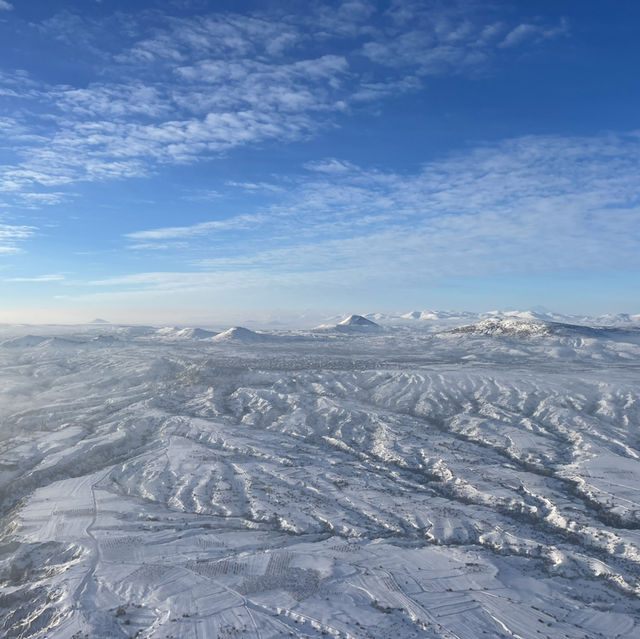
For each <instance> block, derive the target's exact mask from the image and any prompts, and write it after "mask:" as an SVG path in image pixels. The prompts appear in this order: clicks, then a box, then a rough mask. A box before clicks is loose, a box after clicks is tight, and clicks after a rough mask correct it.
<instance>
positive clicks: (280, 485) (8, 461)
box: [0, 312, 640, 639]
mask: <svg viewBox="0 0 640 639" xmlns="http://www.w3.org/2000/svg"><path fill="white" fill-rule="evenodd" d="M220 328H222V327H220ZM0 361H1V368H0V371H1V375H2V384H1V385H0V397H1V399H0V401H1V406H2V413H1V420H2V421H1V425H0V503H1V511H0V512H1V514H2V539H1V540H0V593H1V594H0V629H1V630H0V634H2V635H3V636H6V637H21V638H27V637H29V638H31V637H47V638H68V637H75V638H81V637H90V638H96V637H149V638H152V637H153V638H160V637H162V638H165V637H174V638H176V639H178V638H180V639H184V638H193V639H196V638H198V639H202V638H205V637H206V638H216V637H217V638H220V639H231V638H236V637H255V638H259V639H272V638H273V639H275V638H280V637H287V636H293V637H324V636H332V637H342V638H345V639H346V638H349V639H365V638H384V637H393V638H397V637H407V638H409V637H416V638H417V637H444V638H449V639H454V638H459V639H477V638H478V637H488V638H489V637H519V638H521V639H525V638H526V639H529V638H538V637H568V638H571V639H578V638H580V639H583V638H584V637H621V638H622V637H624V638H627V639H631V638H632V637H637V636H638V635H639V633H640V316H635V317H633V316H632V317H629V316H612V317H603V318H595V319H592V320H589V319H588V318H560V317H555V316H543V315H540V314H535V313H519V314H518V313H511V314H499V313H494V314H485V315H481V316H480V315H477V316H473V315H471V314H462V315H456V314H438V313H433V312H415V313H407V314H404V315H397V316H391V315H369V316H367V317H366V318H365V317H360V316H352V317H350V318H347V319H344V318H335V321H334V319H331V320H328V321H327V323H325V324H323V325H322V326H319V327H316V328H310V329H304V330H303V329H300V330H291V331H284V330H278V331H275V330H271V331H259V330H250V329H248V328H242V327H235V328H231V329H228V328H226V327H225V330H218V329H215V327H164V328H156V327H145V326H119V325H110V324H106V323H102V322H100V323H95V324H91V325H85V326H68V327H63V326H46V327H43V326H28V327H27V326H3V327H0Z"/></svg>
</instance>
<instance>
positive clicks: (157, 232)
mask: <svg viewBox="0 0 640 639" xmlns="http://www.w3.org/2000/svg"><path fill="white" fill-rule="evenodd" d="M264 221H265V218H264V217H263V216H260V215H239V216H237V217H233V218H230V219H226V220H213V221H209V222H200V223H199V224H193V225H191V226H172V227H166V228H158V229H150V230H146V231H134V232H132V233H127V234H126V235H125V237H127V238H129V239H131V240H173V239H181V238H188V237H194V236H197V235H208V234H210V233H213V232H215V231H230V230H238V229H249V228H255V227H256V226H258V225H260V224H261V223H263V222H264ZM138 248H140V245H138Z"/></svg>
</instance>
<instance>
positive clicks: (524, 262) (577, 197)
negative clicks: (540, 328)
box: [0, 0, 640, 324]
mask: <svg viewBox="0 0 640 639" xmlns="http://www.w3.org/2000/svg"><path fill="white" fill-rule="evenodd" d="M638 24H640V3H637V2H635V1H633V0H619V1H617V2H615V3H604V2H601V1H600V0H581V1H578V0H566V1H558V0H536V1H535V2H533V1H531V2H530V1H526V2H501V1H499V0H496V1H494V2H474V1H472V0H468V1H467V0H462V1H459V2H458V1H455V0H453V1H447V2H431V1H429V0H422V1H413V0H406V1H403V0H400V1H398V0H385V1H380V2H374V1H370V0H337V1H333V2H321V1H317V2H316V1H314V0H305V1H304V2H302V1H301V2H297V1H294V0H280V1H271V2H265V1H262V2H242V1H239V0H236V1H234V2H231V1H229V2H227V1H216V2H213V1H209V2H207V1H206V0H163V1H159V0H158V1H154V0H137V1H136V2H135V3H132V2H128V1H127V2H125V1H123V0H100V1H97V0H59V1H56V2H51V1H50V0H0V321H33V322H43V321H55V322H64V321H88V320H90V319H92V318H93V317H96V316H104V317H105V318H106V319H109V320H112V321H127V322H138V321H139V322H146V323H149V322H155V323H160V322H165V321H172V322H174V323H183V324H185V323H189V322H192V321H196V320H197V321H199V322H200V323H203V322H206V320H210V321H211V322H215V321H217V320H222V319H223V318H225V317H231V316H233V317H234V318H240V319H241V318H242V317H265V318H267V317H271V318H273V317H276V316H279V315H281V316H283V317H284V316H287V314H305V313H306V314H309V313H311V314H313V313H319V314H322V313H330V312H349V313H350V312H358V313H367V312H376V311H379V312H389V311H404V312H406V311H410V310H414V309H453V310H477V311H485V310H490V309H502V310H508V309H526V308H534V307H535V308H540V307H544V308H548V309H550V310H554V311H557V312H562V313H583V314H599V313H607V312H631V313H639V312H640V295H639V293H640V172H639V170H638V167H639V166H640V122H639V117H640V111H639V108H638V107H639V106H640V82H639V79H640V78H639V75H638V74H639V72H638V69H639V68H640V39H639V38H638V37H637V25H638Z"/></svg>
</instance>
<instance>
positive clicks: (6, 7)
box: [0, 0, 13, 11]
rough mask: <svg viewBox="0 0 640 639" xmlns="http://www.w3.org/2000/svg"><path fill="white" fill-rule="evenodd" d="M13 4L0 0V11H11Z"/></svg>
mask: <svg viewBox="0 0 640 639" xmlns="http://www.w3.org/2000/svg"><path fill="white" fill-rule="evenodd" d="M11 9H13V5H12V4H11V3H10V2H7V0H0V11H11Z"/></svg>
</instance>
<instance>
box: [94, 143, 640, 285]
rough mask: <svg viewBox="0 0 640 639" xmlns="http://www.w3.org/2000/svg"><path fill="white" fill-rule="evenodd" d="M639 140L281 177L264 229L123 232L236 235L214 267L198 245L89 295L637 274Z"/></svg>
mask: <svg viewBox="0 0 640 639" xmlns="http://www.w3.org/2000/svg"><path fill="white" fill-rule="evenodd" d="M639 141H640V135H639V134H637V133H630V134H628V135H602V136H598V137H571V138H567V137H559V136H527V137H521V138H516V139H512V140H506V141H503V142H500V143H496V144H490V145H484V146H480V147H477V148H475V149H471V150H469V151H467V152H464V153H463V152H460V153H456V154H453V155H450V156H449V157H447V158H444V159H442V160H440V161H437V162H432V163H429V164H426V165H425V166H424V167H422V169H421V170H420V171H418V172H416V173H411V174H401V173H397V172H384V171H380V170H371V169H366V168H362V167H357V166H354V165H352V164H349V163H347V162H341V161H340V160H338V159H336V158H330V159H328V160H324V161H323V160H320V161H318V162H317V163H314V164H313V165H312V167H315V168H317V167H327V168H328V169H329V170H328V171H323V170H319V171H318V170H313V171H311V172H308V171H305V172H301V173H300V174H299V176H298V179H297V181H295V182H292V179H291V176H287V184H288V186H289V189H288V190H287V191H283V192H282V193H280V194H279V195H278V201H277V202H276V203H275V204H273V205H271V206H269V207H266V208H264V209H262V210H260V211H259V212H258V213H256V215H258V216H259V220H257V221H258V222H262V221H268V222H269V223H268V224H262V225H261V226H257V225H256V220H254V219H253V218H252V217H251V216H241V217H239V218H231V219H230V220H227V221H221V222H209V223H201V224H197V225H193V226H188V227H177V228H168V229H154V230H150V231H141V232H137V233H132V234H130V236H129V237H130V238H133V239H143V238H145V239H146V240H148V241H150V242H151V243H152V244H153V243H154V242H155V243H164V241H165V240H167V239H175V238H182V239H183V240H184V241H185V242H186V243H189V240H190V238H192V237H194V236H196V235H197V236H200V237H203V236H206V235H207V234H208V233H213V232H215V231H218V230H224V229H231V228H233V229H236V230H238V231H239V233H238V234H237V235H234V237H233V238H229V240H228V241H227V242H225V243H224V246H217V247H216V252H215V257H211V251H210V247H211V244H210V243H209V244H207V243H205V244H204V245H203V247H201V248H202V250H201V252H200V253H198V252H197V251H196V252H193V251H189V253H188V256H189V257H188V261H190V262H191V265H192V267H193V269H194V271H196V272H185V271H180V272H177V271H175V272H172V273H141V274H135V273H134V274H130V275H125V276H121V277H118V278H105V279H102V280H99V281H94V282H92V283H91V286H92V287H95V286H99V287H101V288H102V289H107V288H110V289H111V290H113V291H117V290H120V289H122V287H125V288H126V289H127V290H142V291H147V292H149V291H153V290H166V289H172V290H173V289H176V290H178V289H180V288H181V287H188V288H189V290H195V289H201V290H207V291H209V292H215V291H216V290H224V291H229V290H233V289H234V287H244V288H248V287H249V288H250V287H251V286H254V287H256V289H255V290H256V291H259V290H261V289H262V288H264V287H267V288H269V287H271V288H273V287H274V286H276V285H277V284H278V285H282V286H285V287H293V288H295V287H300V291H301V292H302V291H307V290H308V287H309V286H311V284H310V283H313V285H314V286H324V287H331V286H337V287H340V288H342V287H347V288H349V287H351V288H352V289H353V290H356V289H357V287H362V286H371V283H372V282H375V283H376V286H377V287H379V289H380V290H382V289H384V288H388V289H393V290H401V289H403V288H410V287H414V288H419V287H420V286H424V285H425V283H427V282H429V283H433V282H439V281H443V280H445V279H447V278H452V277H459V276H464V277H476V276H496V275H505V274H509V275H531V274H541V273H549V272H555V273H561V272H573V273H576V272H592V271H594V270H595V271H600V272H607V271H609V272H614V271H618V270H629V269H637V268H640V187H639V186H638V181H637V166H638V164H639V163H640V144H638V142H639ZM307 168H309V167H307ZM336 168H337V169H338V170H334V169H336ZM265 247H267V248H265ZM190 248H193V247H190ZM198 255H200V257H199V258H198ZM305 277H307V278H308V279H307V283H306V284H304V281H305V280H304V278H305Z"/></svg>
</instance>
